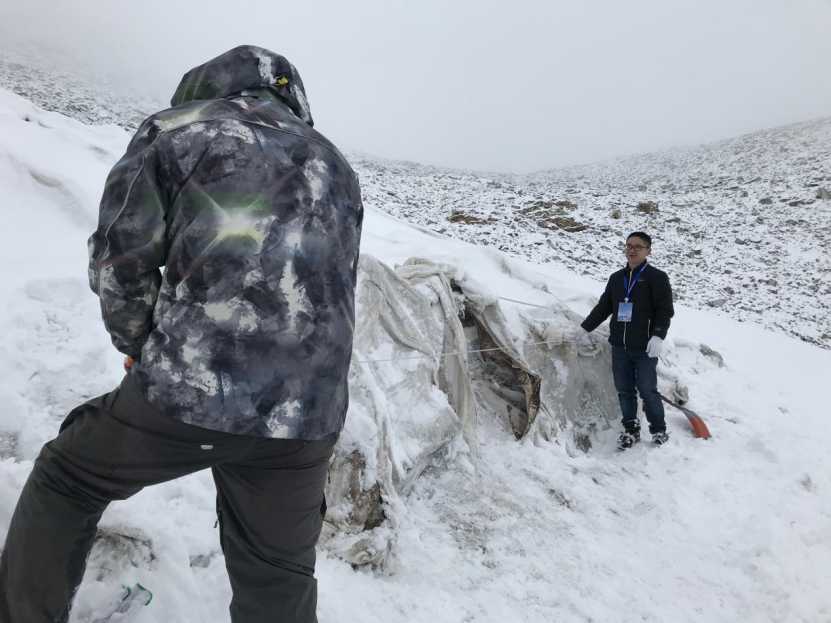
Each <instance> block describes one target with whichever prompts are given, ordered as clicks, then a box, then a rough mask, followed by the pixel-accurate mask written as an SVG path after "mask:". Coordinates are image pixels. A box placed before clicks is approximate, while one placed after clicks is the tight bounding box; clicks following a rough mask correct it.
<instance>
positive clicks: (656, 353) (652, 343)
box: [646, 335, 664, 359]
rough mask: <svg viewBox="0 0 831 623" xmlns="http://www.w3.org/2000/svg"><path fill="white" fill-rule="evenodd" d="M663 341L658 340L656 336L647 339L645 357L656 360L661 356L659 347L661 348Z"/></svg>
mask: <svg viewBox="0 0 831 623" xmlns="http://www.w3.org/2000/svg"><path fill="white" fill-rule="evenodd" d="M663 343H664V340H662V339H661V338H659V337H658V336H657V335H653V336H652V337H651V338H649V343H648V344H647V345H646V356H647V357H651V358H652V359H657V358H658V357H660V356H661V347H662V346H663Z"/></svg>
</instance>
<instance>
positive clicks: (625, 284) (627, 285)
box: [623, 262, 647, 303]
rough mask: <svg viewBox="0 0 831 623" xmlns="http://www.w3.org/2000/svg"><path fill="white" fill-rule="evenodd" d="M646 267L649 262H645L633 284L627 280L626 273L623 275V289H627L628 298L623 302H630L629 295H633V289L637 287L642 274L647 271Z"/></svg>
mask: <svg viewBox="0 0 831 623" xmlns="http://www.w3.org/2000/svg"><path fill="white" fill-rule="evenodd" d="M646 266H647V262H644V263H643V267H642V268H641V269H640V270H639V271H638V274H637V275H635V278H634V279H632V283H629V280H628V279H627V278H626V273H625V272H624V273H623V287H624V288H625V289H626V296H625V297H624V299H623V300H624V301H626V302H627V303H628V302H629V295H630V294H631V293H632V289H633V288H634V287H635V284H636V283H638V279H640V276H641V273H642V272H643V271H645V270H646Z"/></svg>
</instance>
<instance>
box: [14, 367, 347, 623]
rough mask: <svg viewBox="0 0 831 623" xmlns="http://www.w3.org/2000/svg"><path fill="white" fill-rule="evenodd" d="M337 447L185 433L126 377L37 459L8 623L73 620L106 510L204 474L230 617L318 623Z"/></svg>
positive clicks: (22, 512) (21, 504) (18, 526)
mask: <svg viewBox="0 0 831 623" xmlns="http://www.w3.org/2000/svg"><path fill="white" fill-rule="evenodd" d="M335 441H336V439H328V440H324V441H302V440H286V439H267V438H263V437H249V436H243V435H231V434H227V433H220V432H217V431H212V430H208V429H204V428H199V427H196V426H191V425H189V424H184V423H182V422H179V421H176V420H173V419H171V418H169V417H167V416H165V415H164V414H162V413H161V412H159V411H158V410H156V409H155V408H154V407H153V406H151V405H150V403H149V402H147V399H146V398H145V397H144V395H143V394H142V393H141V392H140V391H139V390H138V389H137V388H136V386H135V385H134V384H133V382H132V381H131V380H130V379H129V377H127V378H125V380H124V381H123V382H122V384H121V387H120V388H119V389H117V390H115V391H114V392H111V393H110V394H107V395H105V396H101V397H100V398H96V399H94V400H91V401H90V402H88V403H86V404H84V405H82V406H80V407H78V408H77V409H75V410H74V411H72V412H71V413H70V414H69V416H68V417H67V419H66V421H65V422H64V424H63V426H62V427H61V432H60V434H59V435H58V437H57V438H56V439H54V440H52V441H50V442H49V443H47V444H46V445H45V446H44V447H43V450H42V451H41V453H40V456H39V457H38V459H37V461H35V466H34V469H33V470H32V473H31V475H30V476H29V480H28V481H27V482H26V486H25V487H24V488H23V492H22V493H21V495H20V500H19V501H18V503H17V508H16V509H15V512H14V516H13V517H12V522H11V525H10V527H9V533H8V536H7V537H6V545H5V548H4V549H3V554H2V558H0V623H47V622H48V623H55V622H61V623H63V622H65V621H66V620H67V618H68V615H69V608H70V605H71V602H72V598H73V597H74V594H75V591H76V589H77V587H78V585H79V584H80V582H81V579H82V577H83V574H84V568H85V566H86V560H87V557H88V555H89V552H90V548H91V547H92V542H93V539H94V537H95V534H96V531H97V525H98V520H99V519H100V518H101V514H102V513H103V512H104V509H105V508H107V505H108V504H109V503H110V502H112V501H113V500H124V499H127V498H129V497H130V496H132V495H135V494H136V493H138V492H139V491H141V489H142V488H143V487H146V486H148V485H152V484H157V483H160V482H165V481H167V480H172V479H174V478H178V477H180V476H185V475H187V474H191V473H193V472H196V471H199V470H201V469H205V468H208V467H210V468H211V469H212V470H213V476H214V481H215V482H216V489H217V508H218V511H219V513H220V542H221V545H222V551H223V552H224V553H225V564H226V566H227V569H228V575H229V576H230V580H231V588H232V589H233V598H232V601H231V620H232V621H233V622H234V623H266V622H268V623H274V622H275V621H291V622H294V621H298V622H300V621H302V622H304V623H307V622H313V621H317V616H316V614H315V611H316V608H317V582H316V580H315V578H314V566H315V544H316V543H317V539H318V537H319V536H320V530H321V528H322V526H323V515H324V513H325V510H326V503H325V500H324V495H323V486H324V483H325V480H326V472H327V469H328V464H329V458H330V457H331V455H332V451H333V449H334V445H335Z"/></svg>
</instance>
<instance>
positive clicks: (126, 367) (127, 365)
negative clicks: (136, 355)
mask: <svg viewBox="0 0 831 623" xmlns="http://www.w3.org/2000/svg"><path fill="white" fill-rule="evenodd" d="M132 367H133V358H132V357H130V355H127V356H126V357H125V358H124V371H125V372H126V373H127V374H130V368H132Z"/></svg>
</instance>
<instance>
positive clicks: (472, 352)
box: [355, 342, 552, 363]
mask: <svg viewBox="0 0 831 623" xmlns="http://www.w3.org/2000/svg"><path fill="white" fill-rule="evenodd" d="M542 344H552V342H528V343H526V344H519V345H518V347H522V348H524V347H526V346H540V345H542ZM494 350H508V348H507V347H506V346H498V347H496V348H481V349H479V350H458V351H456V352H452V353H439V354H438V355H414V356H412V357H393V358H392V359H367V360H366V361H356V362H355V363H387V362H389V361H406V360H407V359H436V358H439V357H453V356H455V355H474V354H476V353H488V352H491V351H494Z"/></svg>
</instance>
